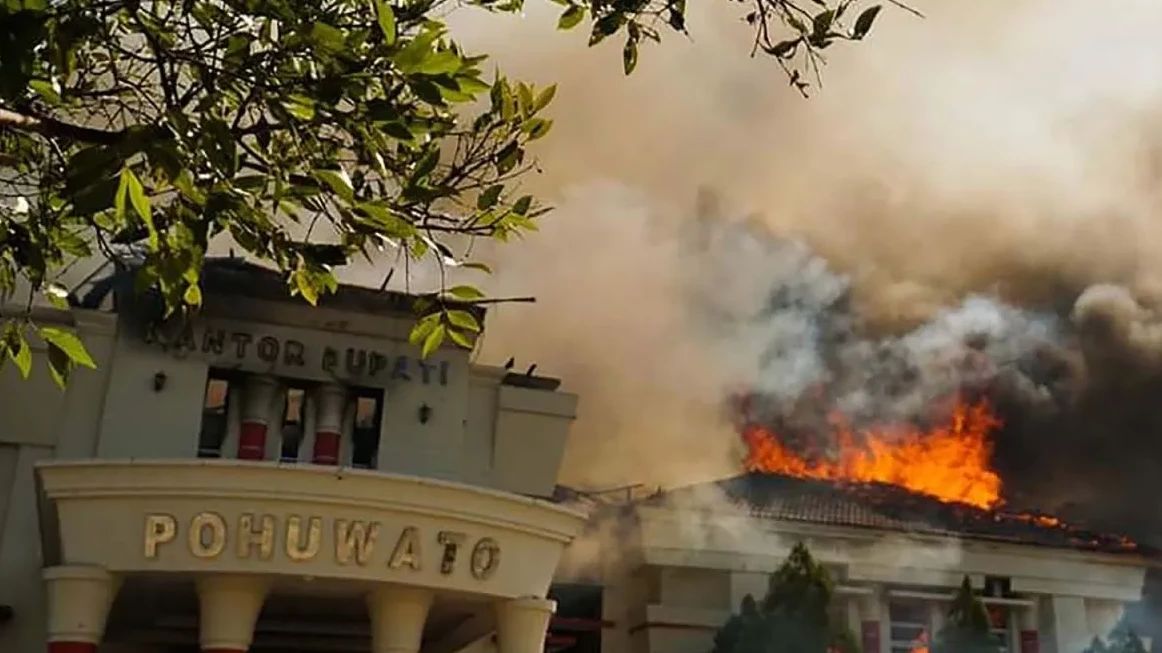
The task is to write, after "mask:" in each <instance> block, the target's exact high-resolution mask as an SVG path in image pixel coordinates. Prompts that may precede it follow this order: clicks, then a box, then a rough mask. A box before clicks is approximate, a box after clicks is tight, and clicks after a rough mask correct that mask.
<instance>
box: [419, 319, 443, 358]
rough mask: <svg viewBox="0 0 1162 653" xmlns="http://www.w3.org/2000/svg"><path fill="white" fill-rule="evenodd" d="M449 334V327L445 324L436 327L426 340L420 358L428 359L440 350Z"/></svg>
mask: <svg viewBox="0 0 1162 653" xmlns="http://www.w3.org/2000/svg"><path fill="white" fill-rule="evenodd" d="M447 334H448V327H447V326H445V325H444V324H443V323H440V324H437V325H436V326H434V327H433V328H432V331H431V332H430V333H428V335H427V337H425V338H424V346H423V347H421V348H420V358H427V357H428V356H430V355H431V354H432V352H434V351H436V350H437V349H439V348H440V345H441V344H443V342H444V336H446V335H447Z"/></svg>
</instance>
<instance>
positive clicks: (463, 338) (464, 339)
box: [448, 329, 475, 349]
mask: <svg viewBox="0 0 1162 653" xmlns="http://www.w3.org/2000/svg"><path fill="white" fill-rule="evenodd" d="M448 337H449V338H451V339H452V342H454V343H456V344H457V345H460V346H461V347H463V348H464V349H472V347H473V346H474V344H475V343H473V342H472V338H471V337H470V336H469V335H468V334H467V333H464V332H463V331H457V330H456V329H448Z"/></svg>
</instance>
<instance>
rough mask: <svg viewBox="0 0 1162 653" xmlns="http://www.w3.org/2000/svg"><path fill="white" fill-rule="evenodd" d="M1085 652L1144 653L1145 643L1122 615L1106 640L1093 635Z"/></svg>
mask: <svg viewBox="0 0 1162 653" xmlns="http://www.w3.org/2000/svg"><path fill="white" fill-rule="evenodd" d="M1085 653H1146V645H1145V644H1143V643H1142V640H1141V639H1140V638H1139V637H1138V635H1137V633H1135V632H1134V629H1133V628H1131V627H1130V625H1129V623H1127V622H1126V618H1125V617H1122V619H1121V620H1120V621H1119V622H1118V625H1117V626H1114V629H1113V631H1111V632H1110V635H1109V637H1107V638H1106V641H1104V642H1103V641H1102V640H1101V639H1100V638H1097V637H1094V638H1093V642H1092V643H1091V644H1090V645H1089V648H1087V649H1085Z"/></svg>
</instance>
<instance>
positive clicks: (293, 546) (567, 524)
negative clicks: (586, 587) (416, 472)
mask: <svg viewBox="0 0 1162 653" xmlns="http://www.w3.org/2000/svg"><path fill="white" fill-rule="evenodd" d="M36 474H37V478H38V481H39V487H40V488H41V492H42V495H43V498H44V499H45V501H44V504H43V505H44V507H43V509H42V515H41V524H42V525H43V526H44V528H43V529H42V531H43V535H42V536H43V538H44V539H43V542H42V547H43V550H44V551H45V552H46V553H45V558H46V560H45V562H46V564H48V565H49V566H55V565H91V566H95V567H100V568H103V569H105V570H108V571H109V572H110V573H113V574H121V573H129V574H133V573H174V574H259V575H266V576H282V577H294V578H304V577H315V578H320V579H333V580H336V581H346V584H345V585H342V587H346V588H347V591H349V592H350V593H352V594H358V593H365V592H366V591H367V587H368V584H370V583H383V582H389V583H400V584H406V585H414V586H418V587H426V588H431V589H433V590H447V591H453V592H459V593H467V594H476V595H484V596H492V597H507V598H512V597H518V596H527V595H538V594H541V593H543V592H544V589H545V587H547V586H548V584H549V583H550V582H551V579H552V576H553V572H554V570H555V569H556V567H557V565H558V564H559V561H560V557H561V553H562V551H563V550H564V547H565V545H566V544H567V543H568V542H569V541H571V540H572V539H573V537H574V536H575V535H576V534H577V532H578V531H580V529H581V528H582V526H583V525H584V522H585V514H584V513H582V512H579V511H577V510H573V509H570V508H565V507H563V506H559V505H556V504H553V503H550V502H547V501H543V500H539V499H533V498H530V497H525V496H520V495H517V494H510V493H506V492H500V491H497V490H492V489H485V488H479V487H474V486H469V485H463V484H460V483H452V482H448V481H441V480H435V479H430V478H421V477H416V476H407V475H401V474H390V473H383V472H378V471H370V470H350V469H345V468H343V469H340V468H334V467H322V466H315V465H298V464H294V465H283V464H278V463H269V462H253V461H238V460H196V459H195V460H146V461H137V460H132V461H117V460H85V461H80V460H69V461H46V462H43V463H40V464H38V465H37V467H36Z"/></svg>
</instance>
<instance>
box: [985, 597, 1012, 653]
mask: <svg viewBox="0 0 1162 653" xmlns="http://www.w3.org/2000/svg"><path fill="white" fill-rule="evenodd" d="M985 610H986V611H987V612H988V615H989V635H991V636H992V637H993V640H994V641H995V642H996V645H997V647H998V648H997V650H998V651H1000V653H1008V650H1009V609H1008V608H1006V607H1005V606H1003V605H986V606H985Z"/></svg>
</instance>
